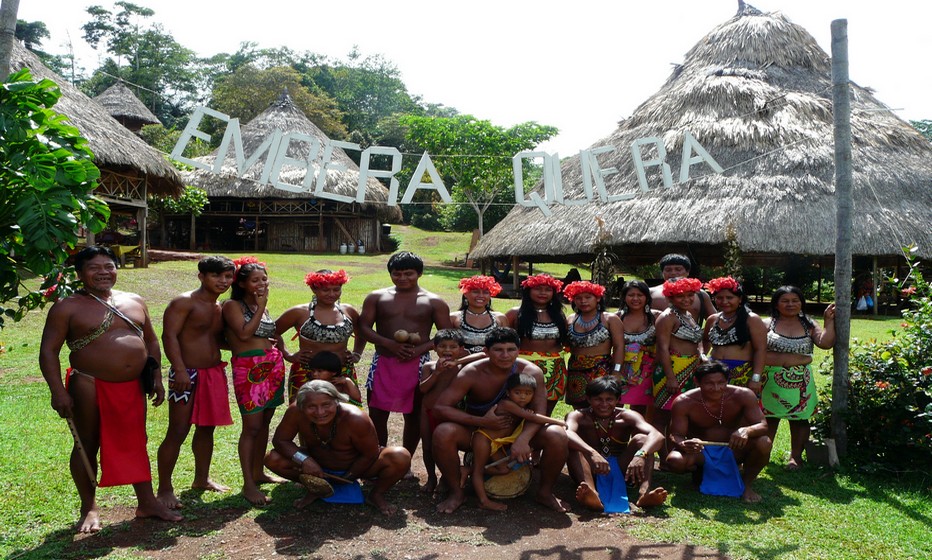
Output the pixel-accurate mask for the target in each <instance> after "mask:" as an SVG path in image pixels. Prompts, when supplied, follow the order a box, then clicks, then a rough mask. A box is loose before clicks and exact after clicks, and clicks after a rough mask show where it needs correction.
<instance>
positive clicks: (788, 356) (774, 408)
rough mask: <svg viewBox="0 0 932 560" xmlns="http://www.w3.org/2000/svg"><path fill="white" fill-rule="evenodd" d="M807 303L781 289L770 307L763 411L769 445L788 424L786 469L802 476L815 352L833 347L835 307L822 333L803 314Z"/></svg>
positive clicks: (793, 290) (812, 399)
mask: <svg viewBox="0 0 932 560" xmlns="http://www.w3.org/2000/svg"><path fill="white" fill-rule="evenodd" d="M805 305H806V299H805V298H804V297H803V292H802V290H800V289H799V288H797V287H796V286H781V287H779V288H777V291H776V292H774V294H773V298H772V299H771V301H770V314H771V317H770V319H767V320H766V321H765V323H764V324H765V326H766V329H767V355H766V358H765V364H766V365H765V366H764V378H763V389H762V390H761V406H762V407H763V409H764V416H766V417H767V425H768V427H769V428H770V431H769V432H770V433H769V435H770V439H771V440H773V439H774V438H775V437H776V435H777V428H779V427H780V420H781V419H786V420H787V421H789V423H790V460H789V463H787V465H786V468H787V469H788V470H798V469H799V468H800V467H801V466H802V463H803V448H804V447H805V446H806V441H808V439H809V419H810V418H812V415H813V414H814V413H815V409H816V404H817V401H818V396H817V394H816V387H815V380H814V379H813V377H812V367H811V366H810V364H811V363H812V350H813V347H814V346H818V347H819V348H822V349H824V350H827V349H829V348H831V347H832V346H834V345H835V304H834V303H833V304H830V305H829V306H828V307H827V308H826V309H825V315H824V323H823V326H822V327H819V325H818V324H816V322H815V321H813V320H812V319H810V318H809V316H808V315H806V314H805V312H804V311H803V309H804V308H805Z"/></svg>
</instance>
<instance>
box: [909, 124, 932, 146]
mask: <svg viewBox="0 0 932 560" xmlns="http://www.w3.org/2000/svg"><path fill="white" fill-rule="evenodd" d="M909 124H911V125H913V128H915V129H916V130H918V131H919V133H920V134H922V135H923V136H925V137H926V139H927V140H929V141H932V120H929V119H922V120H921V121H909Z"/></svg>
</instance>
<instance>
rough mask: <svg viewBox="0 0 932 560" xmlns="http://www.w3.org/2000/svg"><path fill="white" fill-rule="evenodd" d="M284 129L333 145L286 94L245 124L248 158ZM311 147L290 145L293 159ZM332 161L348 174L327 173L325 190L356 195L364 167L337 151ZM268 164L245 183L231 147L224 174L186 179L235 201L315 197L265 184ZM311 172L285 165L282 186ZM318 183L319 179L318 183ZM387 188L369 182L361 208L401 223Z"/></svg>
mask: <svg viewBox="0 0 932 560" xmlns="http://www.w3.org/2000/svg"><path fill="white" fill-rule="evenodd" d="M276 130H280V131H282V132H283V133H295V132H297V133H301V134H306V135H308V136H312V137H314V138H316V139H317V140H318V141H319V142H320V145H321V151H322V150H323V146H324V145H325V144H326V143H327V142H328V138H327V135H325V134H324V133H323V131H321V130H320V129H319V128H318V127H317V125H315V124H314V123H312V122H311V121H310V119H308V118H307V116H306V115H305V114H304V113H303V112H302V111H301V110H300V109H298V107H297V106H296V105H295V104H294V102H293V101H292V100H291V96H290V95H288V92H287V91H286V92H283V93H282V95H281V96H279V98H278V99H277V100H276V101H273V102H272V103H271V104H270V105H269V108H268V109H266V110H265V111H263V112H262V113H261V114H259V115H258V116H257V117H256V118H254V119H253V120H251V121H249V123H247V124H245V125H243V127H242V130H241V134H242V139H243V151H244V152H245V154H246V155H247V157H248V156H249V155H250V154H253V153H255V151H256V149H257V148H258V147H259V146H260V145H261V144H262V142H264V141H265V140H266V139H267V138H268V137H269V136H270V135H271V134H272V133H273V132H274V131H276ZM308 149H309V148H308V146H307V144H306V143H304V142H295V141H292V142H291V143H290V144H289V146H288V154H287V155H288V157H289V158H295V159H302V158H305V157H307V153H308ZM216 159H217V151H216V150H215V151H214V152H213V153H212V154H211V155H210V156H206V157H202V158H198V161H202V162H204V163H207V164H209V165H213V164H214V162H215V161H216ZM319 161H320V156H319V155H318V157H317V159H316V162H315V163H314V164H312V167H313V172H314V175H315V177H316V175H317V173H318V170H319ZM331 161H333V162H334V163H335V164H339V165H342V166H345V168H346V170H345V171H334V170H328V171H327V183H326V186H325V189H324V190H325V191H326V192H330V193H335V194H341V195H345V196H351V197H355V196H356V190H357V185H358V183H359V167H358V166H357V165H356V164H355V163H353V160H351V159H350V158H349V156H347V155H346V152H344V151H343V150H342V149H340V148H334V150H333V156H332V159H331ZM263 165H264V160H260V161H259V162H258V163H256V164H255V165H253V166H252V167H250V168H249V169H248V170H247V171H246V172H245V173H244V176H243V177H242V178H240V177H238V176H237V169H236V161H235V159H234V155H233V149H232V147H231V148H230V149H229V150H228V151H227V154H226V158H225V159H224V162H223V168H222V169H221V172H220V173H213V171H212V170H201V169H197V170H194V171H190V172H188V173H185V174H184V178H185V183H186V184H189V185H194V186H197V187H200V188H202V189H204V190H206V191H207V194H208V196H211V197H233V198H278V199H310V198H315V197H314V195H313V194H309V193H295V192H291V191H286V190H283V189H279V188H276V187H273V186H272V185H270V184H268V183H265V184H263V183H261V182H260V180H259V179H260V175H261V174H262V169H263ZM306 173H307V170H305V169H303V168H299V167H295V166H289V165H284V166H283V167H282V171H281V174H280V178H281V181H283V182H285V183H289V184H292V185H300V184H302V181H304V177H305V175H306ZM315 180H316V179H315ZM387 200H388V189H387V188H385V186H384V185H382V183H380V182H379V181H378V180H377V179H373V178H370V179H369V181H368V183H367V187H366V202H365V203H363V204H362V207H363V208H364V209H368V210H375V211H376V213H377V214H378V216H379V218H380V219H381V220H383V221H387V222H398V221H401V210H400V209H399V207H398V206H388V205H386V201H387Z"/></svg>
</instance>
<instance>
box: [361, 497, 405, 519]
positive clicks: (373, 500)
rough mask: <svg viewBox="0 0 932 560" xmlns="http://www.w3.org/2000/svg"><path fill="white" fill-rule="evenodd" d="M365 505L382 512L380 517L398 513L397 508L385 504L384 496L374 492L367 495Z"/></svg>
mask: <svg viewBox="0 0 932 560" xmlns="http://www.w3.org/2000/svg"><path fill="white" fill-rule="evenodd" d="M366 503H368V504H371V505H373V506H375V507H377V508H379V511H381V512H382V515H392V514H393V513H395V512H397V511H398V507H396V506H394V505H392V504H390V503H388V502H386V501H385V497H384V496H382V495H381V494H376V493H374V492H370V493H369V497H368V498H367V499H366Z"/></svg>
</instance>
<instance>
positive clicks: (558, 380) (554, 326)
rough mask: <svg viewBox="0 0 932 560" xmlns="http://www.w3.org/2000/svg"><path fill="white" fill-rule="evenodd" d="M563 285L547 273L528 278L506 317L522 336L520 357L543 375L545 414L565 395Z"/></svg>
mask: <svg viewBox="0 0 932 560" xmlns="http://www.w3.org/2000/svg"><path fill="white" fill-rule="evenodd" d="M562 287H563V282H561V281H560V280H557V279H556V278H554V277H553V276H550V275H549V274H535V275H533V276H528V277H527V279H525V280H524V281H523V282H521V305H520V306H519V307H515V308H512V309H511V310H509V311H508V313H506V314H505V317H506V319H507V320H508V325H509V326H510V327H511V328H513V329H515V330H516V331H518V336H520V337H521V346H520V348H519V349H518V350H519V354H518V355H519V356H520V357H521V358H523V359H525V360H528V361H529V362H532V363H533V364H534V365H536V366H537V367H539V368H540V369H542V370H543V372H544V384H545V386H546V389H547V414H548V415H549V414H551V413H552V412H553V409H554V407H555V406H557V402H558V401H559V400H560V399H561V398H562V397H563V395H564V394H565V393H566V362H565V361H564V359H563V354H562V353H561V352H562V351H563V346H564V344H566V332H567V327H566V315H564V313H563V303H562V302H561V301H560V297H559V295H560V289H561V288H562Z"/></svg>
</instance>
